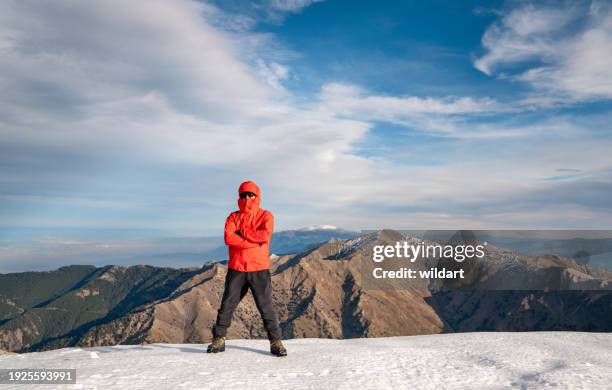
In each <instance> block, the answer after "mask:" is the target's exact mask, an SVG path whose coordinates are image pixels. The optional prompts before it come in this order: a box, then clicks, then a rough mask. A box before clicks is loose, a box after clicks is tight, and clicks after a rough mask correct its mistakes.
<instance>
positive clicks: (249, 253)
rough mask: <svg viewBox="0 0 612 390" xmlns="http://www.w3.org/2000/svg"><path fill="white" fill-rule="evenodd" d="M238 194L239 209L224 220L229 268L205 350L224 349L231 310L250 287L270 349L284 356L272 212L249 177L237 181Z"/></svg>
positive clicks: (220, 350) (216, 350)
mask: <svg viewBox="0 0 612 390" xmlns="http://www.w3.org/2000/svg"><path fill="white" fill-rule="evenodd" d="M238 195H239V197H238V208H239V210H238V211H234V212H232V213H231V214H230V215H229V216H228V217H227V219H226V221H225V234H224V238H225V244H226V245H227V246H228V248H229V261H228V263H227V268H228V270H227V275H226V277H225V290H224V292H223V298H222V299H221V307H220V308H219V311H218V313H217V322H216V323H215V326H214V328H213V340H212V343H211V344H210V345H209V346H208V349H207V350H206V351H207V352H214V353H216V352H223V351H225V336H226V334H227V328H229V326H230V324H231V321H232V314H233V313H234V310H235V309H236V306H238V303H240V301H241V300H242V298H243V297H244V296H245V295H246V293H247V291H248V290H249V288H250V289H251V292H252V293H253V297H254V298H255V304H256V305H257V309H258V310H259V313H260V314H261V317H262V318H263V322H264V327H265V328H266V332H267V333H268V339H269V340H270V352H271V353H272V354H273V355H276V356H287V350H286V349H285V347H284V346H283V343H282V341H281V330H280V327H279V325H278V318H277V315H276V311H275V310H274V307H273V306H272V279H271V275H270V239H271V238H272V232H273V231H274V216H273V215H272V213H271V212H269V211H268V210H264V209H262V208H260V207H259V204H260V195H261V192H260V190H259V187H258V186H257V184H255V183H253V182H252V181H245V182H244V183H242V184H240V187H239V188H238Z"/></svg>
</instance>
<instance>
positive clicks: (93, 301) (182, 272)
mask: <svg viewBox="0 0 612 390" xmlns="http://www.w3.org/2000/svg"><path fill="white" fill-rule="evenodd" d="M347 234H349V233H347ZM290 238H291V239H290V240H289V241H288V242H289V243H290V244H287V248H291V247H292V245H294V243H298V244H299V245H303V244H304V242H303V240H300V234H299V233H293V235H291V236H290ZM291 240H294V243H292V241H291ZM399 240H416V241H419V242H421V241H422V239H417V238H414V237H406V236H405V235H403V234H401V233H399V232H396V231H392V230H382V231H376V232H372V233H368V234H363V235H358V236H355V235H354V234H351V237H350V238H334V237H332V238H331V239H328V240H327V241H326V242H324V243H321V244H316V245H312V244H311V245H309V246H308V247H307V249H306V250H303V251H301V252H299V253H297V254H285V255H281V256H278V255H273V256H272V257H271V273H272V282H273V289H274V305H275V307H276V308H277V310H278V313H279V318H280V321H281V328H282V331H283V337H284V338H303V337H319V338H355V337H381V336H403V335H421V334H436V333H448V332H466V331H540V330H572V331H597V332H609V331H612V292H611V291H610V283H611V282H612V272H609V271H605V270H598V269H593V268H592V267H589V266H588V265H585V264H579V263H577V262H575V261H572V260H571V259H569V258H564V257H560V256H554V255H543V256H530V255H523V254H520V253H517V252H515V251H512V250H509V249H504V248H498V247H495V246H493V245H488V247H487V250H486V251H487V258H486V261H481V262H476V263H474V264H473V265H471V266H470V267H469V268H468V269H467V272H466V273H467V277H466V278H465V279H463V280H461V281H456V280H434V279H431V280H423V281H421V282H422V283H416V284H414V283H412V284H405V285H403V284H402V282H401V281H398V283H399V284H398V285H395V286H394V287H393V288H372V286H371V285H370V283H369V282H368V277H367V276H368V272H369V270H370V269H371V267H372V266H373V263H372V261H371V252H372V248H373V247H374V246H375V245H393V244H394V243H395V242H397V241H399ZM416 241H415V242H416ZM298 244H295V245H298ZM299 245H298V246H299ZM422 266H423V267H429V266H448V267H450V266H451V264H449V263H448V261H447V260H446V259H438V260H436V263H435V264H425V263H423V264H422ZM226 272H227V268H226V265H225V263H224V262H216V261H209V262H207V263H205V264H204V265H203V266H201V267H191V268H170V267H154V266H149V265H136V266H119V265H109V266H104V267H95V266H79V265H73V266H66V267H62V268H59V269H57V270H54V271H46V272H23V273H12V274H0V349H4V350H6V351H14V352H30V351H41V350H49V349H56V348H62V347H68V346H105V345H116V344H138V343H153V342H163V343H204V342H207V341H209V340H210V338H211V327H212V325H213V323H214V320H215V318H216V311H217V308H218V306H219V300H220V297H221V295H222V293H223V283H224V277H225V274H226ZM542 286H546V287H545V288H542ZM551 287H552V288H551ZM228 337H229V338H265V331H264V329H263V326H262V323H261V319H260V317H259V314H258V312H257V309H256V306H255V302H254V300H253V299H252V297H251V295H250V294H248V295H247V296H246V297H245V299H244V300H243V302H241V304H240V305H239V306H238V308H237V310H236V312H235V313H234V317H233V322H232V326H231V327H230V329H229V333H228Z"/></svg>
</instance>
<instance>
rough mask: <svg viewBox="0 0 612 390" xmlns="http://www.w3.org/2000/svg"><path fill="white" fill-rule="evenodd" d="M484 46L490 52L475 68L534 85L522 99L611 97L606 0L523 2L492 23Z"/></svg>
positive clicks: (610, 25) (611, 42)
mask: <svg viewBox="0 0 612 390" xmlns="http://www.w3.org/2000/svg"><path fill="white" fill-rule="evenodd" d="M482 45H483V46H484V48H485V49H486V54H484V55H483V56H482V57H480V58H478V59H476V61H475V62H474V65H475V67H476V68H478V69H479V70H481V71H482V72H484V73H485V74H487V75H495V74H498V75H499V76H500V77H508V78H512V79H515V80H520V81H522V82H525V83H528V84H529V85H531V86H532V87H533V88H534V94H533V96H530V97H528V98H526V99H525V100H524V101H523V102H522V103H523V104H526V105H530V104H539V105H543V106H550V105H554V104H556V103H559V104H567V103H575V102H580V101H592V100H601V99H610V98H612V6H611V5H610V4H609V3H607V2H600V1H593V2H592V3H591V5H590V7H587V6H585V3H582V2H576V3H574V2H566V3H563V4H561V5H554V6H553V5H534V4H527V5H523V6H521V7H519V8H517V9H514V10H511V11H510V12H509V13H507V14H505V16H503V17H502V18H501V20H499V21H497V22H495V23H493V24H492V25H491V26H489V28H488V29H487V31H486V32H485V34H484V36H483V37H482ZM525 67H526V68H525Z"/></svg>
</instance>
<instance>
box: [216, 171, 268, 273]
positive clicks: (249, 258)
mask: <svg viewBox="0 0 612 390" xmlns="http://www.w3.org/2000/svg"><path fill="white" fill-rule="evenodd" d="M245 191H250V192H253V193H254V194H255V195H257V196H256V197H255V198H253V199H251V198H240V194H241V193H242V192H245ZM260 196H261V192H260V190H259V187H258V186H257V184H255V183H253V182H252V181H245V182H244V183H242V184H240V187H239V188H238V208H239V209H240V210H238V211H234V212H233V213H231V214H230V215H229V216H228V217H227V219H226V221H225V234H224V238H225V244H226V245H227V246H228V248H229V262H228V264H227V266H228V268H230V269H234V270H236V271H242V272H252V271H260V270H264V269H270V240H271V239H272V232H273V231H274V216H273V215H272V213H271V212H269V211H268V210H264V209H261V208H260V207H259V203H260Z"/></svg>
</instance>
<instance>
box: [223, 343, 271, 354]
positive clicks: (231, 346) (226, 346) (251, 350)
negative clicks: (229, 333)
mask: <svg viewBox="0 0 612 390" xmlns="http://www.w3.org/2000/svg"><path fill="white" fill-rule="evenodd" d="M225 349H242V350H243V351H249V352H256V353H259V354H262V355H266V356H272V355H271V354H270V352H265V351H262V350H261V349H255V348H249V347H240V346H238V345H227V344H225Z"/></svg>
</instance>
